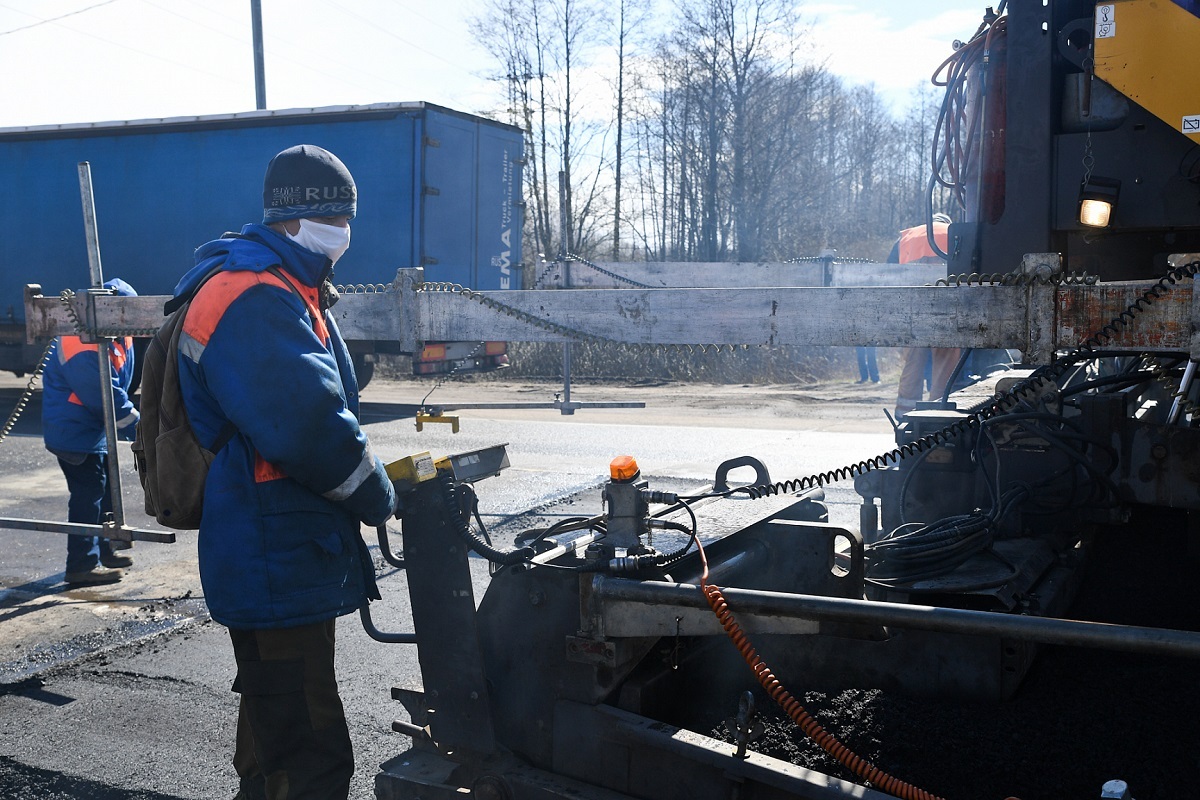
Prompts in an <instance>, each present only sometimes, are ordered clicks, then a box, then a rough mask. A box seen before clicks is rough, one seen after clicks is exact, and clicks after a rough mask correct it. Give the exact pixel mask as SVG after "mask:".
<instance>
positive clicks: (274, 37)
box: [142, 0, 401, 90]
mask: <svg viewBox="0 0 1200 800" xmlns="http://www.w3.org/2000/svg"><path fill="white" fill-rule="evenodd" d="M142 2H143V3H145V4H146V5H148V6H150V7H151V8H154V9H156V10H158V11H161V12H165V13H167V14H172V15H174V16H176V17H179V18H180V19H182V20H185V21H187V22H191V23H192V24H194V25H199V26H200V27H202V28H207V29H208V30H210V31H214V32H216V33H219V34H220V35H222V36H224V37H225V38H226V39H232V40H233V41H235V42H238V43H239V44H243V45H249V43H250V42H249V37H248V36H240V37H239V36H234V35H232V34H230V33H229V32H228V31H225V30H222V29H220V28H217V27H214V26H212V25H209V24H207V23H204V22H201V21H200V20H198V19H194V18H192V17H189V16H187V15H185V14H180V13H179V12H177V11H174V10H172V9H170V8H166V7H164V6H162V5H159V3H157V2H154V0H142ZM219 16H220V17H221V18H222V19H225V20H229V21H230V23H231V24H232V25H233V26H234V28H235V29H241V28H244V25H242V23H240V22H237V21H234V20H232V19H231V18H230V17H229V16H228V15H227V14H220V15H219ZM265 39H266V42H265V45H266V53H267V56H268V57H269V58H270V59H271V60H279V59H282V60H284V61H286V62H288V63H290V64H292V65H294V66H296V67H299V68H300V69H303V70H306V71H308V72H311V73H313V74H314V75H319V76H321V77H322V78H325V79H329V78H330V77H331V76H330V74H329V71H328V69H317V68H315V67H313V66H312V65H310V64H306V63H305V62H303V61H300V60H297V59H295V58H292V57H290V56H288V55H286V54H284V53H283V52H280V51H278V50H276V48H275V47H273V46H272V43H275V42H281V43H283V44H287V45H291V46H292V47H293V48H301V45H299V44H297V43H296V42H293V41H290V40H288V39H285V38H283V37H282V36H279V35H278V34H277V33H276V32H275V31H274V30H268V31H267V35H266V37H265ZM301 49H302V48H301ZM325 63H326V64H332V65H336V66H341V67H345V68H346V70H345V71H346V73H347V74H353V73H358V74H360V75H361V76H364V77H368V78H374V79H375V80H378V81H382V82H384V83H387V84H389V85H391V86H395V87H399V86H401V84H399V83H397V82H396V81H395V80H394V79H392V78H387V77H384V76H382V75H378V74H375V73H371V72H366V71H364V70H363V69H362V68H361V67H360V66H357V65H352V64H348V63H346V62H344V61H338V60H337V59H333V58H327V59H325ZM337 81H338V82H340V83H345V84H348V85H350V86H355V87H357V88H359V89H365V90H370V89H371V88H372V87H370V86H367V85H365V84H362V83H359V82H356V81H354V80H347V79H346V78H344V77H338V78H337Z"/></svg>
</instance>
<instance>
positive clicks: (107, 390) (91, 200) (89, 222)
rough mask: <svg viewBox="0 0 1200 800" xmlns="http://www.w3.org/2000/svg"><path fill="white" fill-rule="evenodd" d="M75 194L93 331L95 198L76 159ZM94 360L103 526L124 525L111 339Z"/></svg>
mask: <svg viewBox="0 0 1200 800" xmlns="http://www.w3.org/2000/svg"><path fill="white" fill-rule="evenodd" d="M79 195H80V199H81V201H82V203H83V228H84V233H85V234H86V235H87V253H88V267H89V269H90V270H91V277H92V288H91V289H90V290H89V291H88V310H87V320H88V327H89V329H91V330H92V331H95V330H96V297H97V295H100V294H104V293H106V292H105V290H104V269H103V267H102V266H101V264H100V231H99V227H98V226H97V225H96V201H95V197H94V195H93V194H92V166H91V164H89V163H88V162H86V161H80V162H79ZM95 338H96V361H97V363H98V364H99V374H100V401H101V402H102V403H103V404H104V437H105V441H106V442H107V443H108V493H109V496H110V497H111V498H112V516H113V518H112V520H105V521H104V522H103V523H102V524H103V525H104V526H105V527H110V526H113V525H115V527H116V529H117V530H124V528H125V508H124V506H123V505H122V503H121V467H120V463H119V458H118V452H117V420H116V414H115V412H114V410H113V396H112V371H111V367H110V366H109V347H110V346H111V342H112V339H108V338H104V337H102V336H98V335H97V336H96V337H95Z"/></svg>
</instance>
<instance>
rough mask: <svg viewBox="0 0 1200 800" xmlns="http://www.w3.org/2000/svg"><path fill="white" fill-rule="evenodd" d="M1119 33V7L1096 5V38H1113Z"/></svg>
mask: <svg viewBox="0 0 1200 800" xmlns="http://www.w3.org/2000/svg"><path fill="white" fill-rule="evenodd" d="M1116 35H1117V7H1116V6H1115V5H1103V6H1096V38H1097V39H1111V38H1113V37H1114V36H1116Z"/></svg>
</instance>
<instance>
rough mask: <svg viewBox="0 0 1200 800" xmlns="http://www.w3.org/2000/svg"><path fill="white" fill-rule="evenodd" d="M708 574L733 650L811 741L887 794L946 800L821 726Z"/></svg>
mask: <svg viewBox="0 0 1200 800" xmlns="http://www.w3.org/2000/svg"><path fill="white" fill-rule="evenodd" d="M707 577H708V576H707V575H706V576H705V577H704V578H703V579H702V580H701V582H700V588H701V590H702V591H703V592H704V597H705V599H707V600H708V605H709V608H711V609H712V611H713V613H714V614H716V616H717V620H718V621H719V622H720V623H721V627H722V628H724V629H725V633H726V635H728V636H729V639H730V640H731V641H732V642H733V645H734V647H736V648H737V649H738V652H739V653H741V654H742V658H744V659H745V660H746V663H747V664H749V665H750V669H751V670H753V671H754V675H755V677H756V678H757V679H758V682H759V684H760V685H761V686H762V687H763V689H765V690H766V692H767V694H768V695H770V696H771V699H772V700H774V701H775V702H776V703H778V704H779V707H780V708H782V709H783V710H784V712H786V713H787V715H788V716H789V717H791V719H792V721H793V722H795V723H796V725H797V726H799V728H800V730H802V731H804V734H805V735H806V736H808V738H810V739H812V740H813V741H814V742H816V743H817V744H818V745H819V746H820V747H821V749H822V750H824V751H825V752H826V753H829V755H831V756H833V757H834V758H836V759H837V760H838V761H839V762H840V763H841V764H842V765H843V766H845V767H846V768H847V769H849V770H850V771H851V772H853V773H854V774H855V775H857V776H858V777H860V778H861V779H863V780H864V781H867V782H869V783H871V784H872V785H874V786H878V787H879V788H880V789H882V790H883V791H885V792H887V793H888V794H892V795H895V796H896V797H899V798H902V800H944V799H943V798H941V797H939V796H938V795H935V794H932V793H930V792H927V791H925V790H924V789H921V788H919V787H917V786H913V785H912V784H910V783H905V782H904V781H902V780H900V779H899V778H896V777H893V776H892V775H890V774H888V773H886V772H884V771H883V770H881V769H880V768H879V767H877V766H875V765H874V764H872V763H871V762H870V761H867V760H866V759H864V758H862V757H861V756H859V755H858V754H856V753H855V752H854V751H852V750H851V749H850V748H848V747H846V745H844V744H842V743H841V742H840V741H838V739H837V737H835V736H834V735H833V734H831V733H829V732H828V731H826V730H825V729H824V728H822V727H821V724H820V723H819V722H817V721H816V720H815V719H813V717H812V715H811V714H809V713H808V711H806V710H805V708H804V706H803V705H801V704H800V701H799V700H797V699H796V698H795V697H793V696H792V694H791V693H790V692H789V691H788V690H787V689H785V688H784V687H783V685H782V684H781V683H780V682H779V679H778V678H776V677H775V673H774V672H772V671H771V668H770V667H768V666H767V664H766V662H764V661H763V660H762V657H761V656H759V655H758V651H756V650H755V649H754V645H753V644H751V643H750V640H749V639H748V638H747V637H746V633H745V632H744V631H743V630H742V629H741V626H739V625H738V623H737V620H736V619H734V616H733V612H731V611H730V610H729V606H728V605H727V604H726V602H725V596H724V595H722V594H721V589H720V587H718V586H715V585H713V584H711V583H708V582H707Z"/></svg>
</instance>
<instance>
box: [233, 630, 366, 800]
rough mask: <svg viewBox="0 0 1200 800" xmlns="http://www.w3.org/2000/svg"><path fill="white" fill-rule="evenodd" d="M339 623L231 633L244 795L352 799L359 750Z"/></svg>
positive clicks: (236, 761)
mask: <svg viewBox="0 0 1200 800" xmlns="http://www.w3.org/2000/svg"><path fill="white" fill-rule="evenodd" d="M334 623H335V620H332V619H331V620H328V621H326V622H318V623H314V624H312V625H300V626H297V627H294V628H276V629H271V630H234V629H232V628H231V629H230V630H229V638H230V639H232V640H233V655H234V658H235V659H236V660H237V668H238V674H237V680H236V681H234V684H233V690H234V691H235V692H240V693H241V695H242V701H241V706H240V708H239V709H238V727H237V747H236V749H235V750H234V754H233V766H234V769H236V770H237V773H238V776H239V777H240V778H241V787H242V788H241V792H242V793H241V794H240V795H239V797H246V798H267V800H333V798H337V799H338V800H345V798H346V797H347V795H348V794H349V792H350V778H351V776H353V774H354V751H353V749H352V748H351V745H350V731H349V729H348V728H347V727H346V713H345V711H344V710H343V709H342V700H341V698H340V697H339V696H338V687H337V679H336V678H335V676H334V672H333V640H334Z"/></svg>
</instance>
